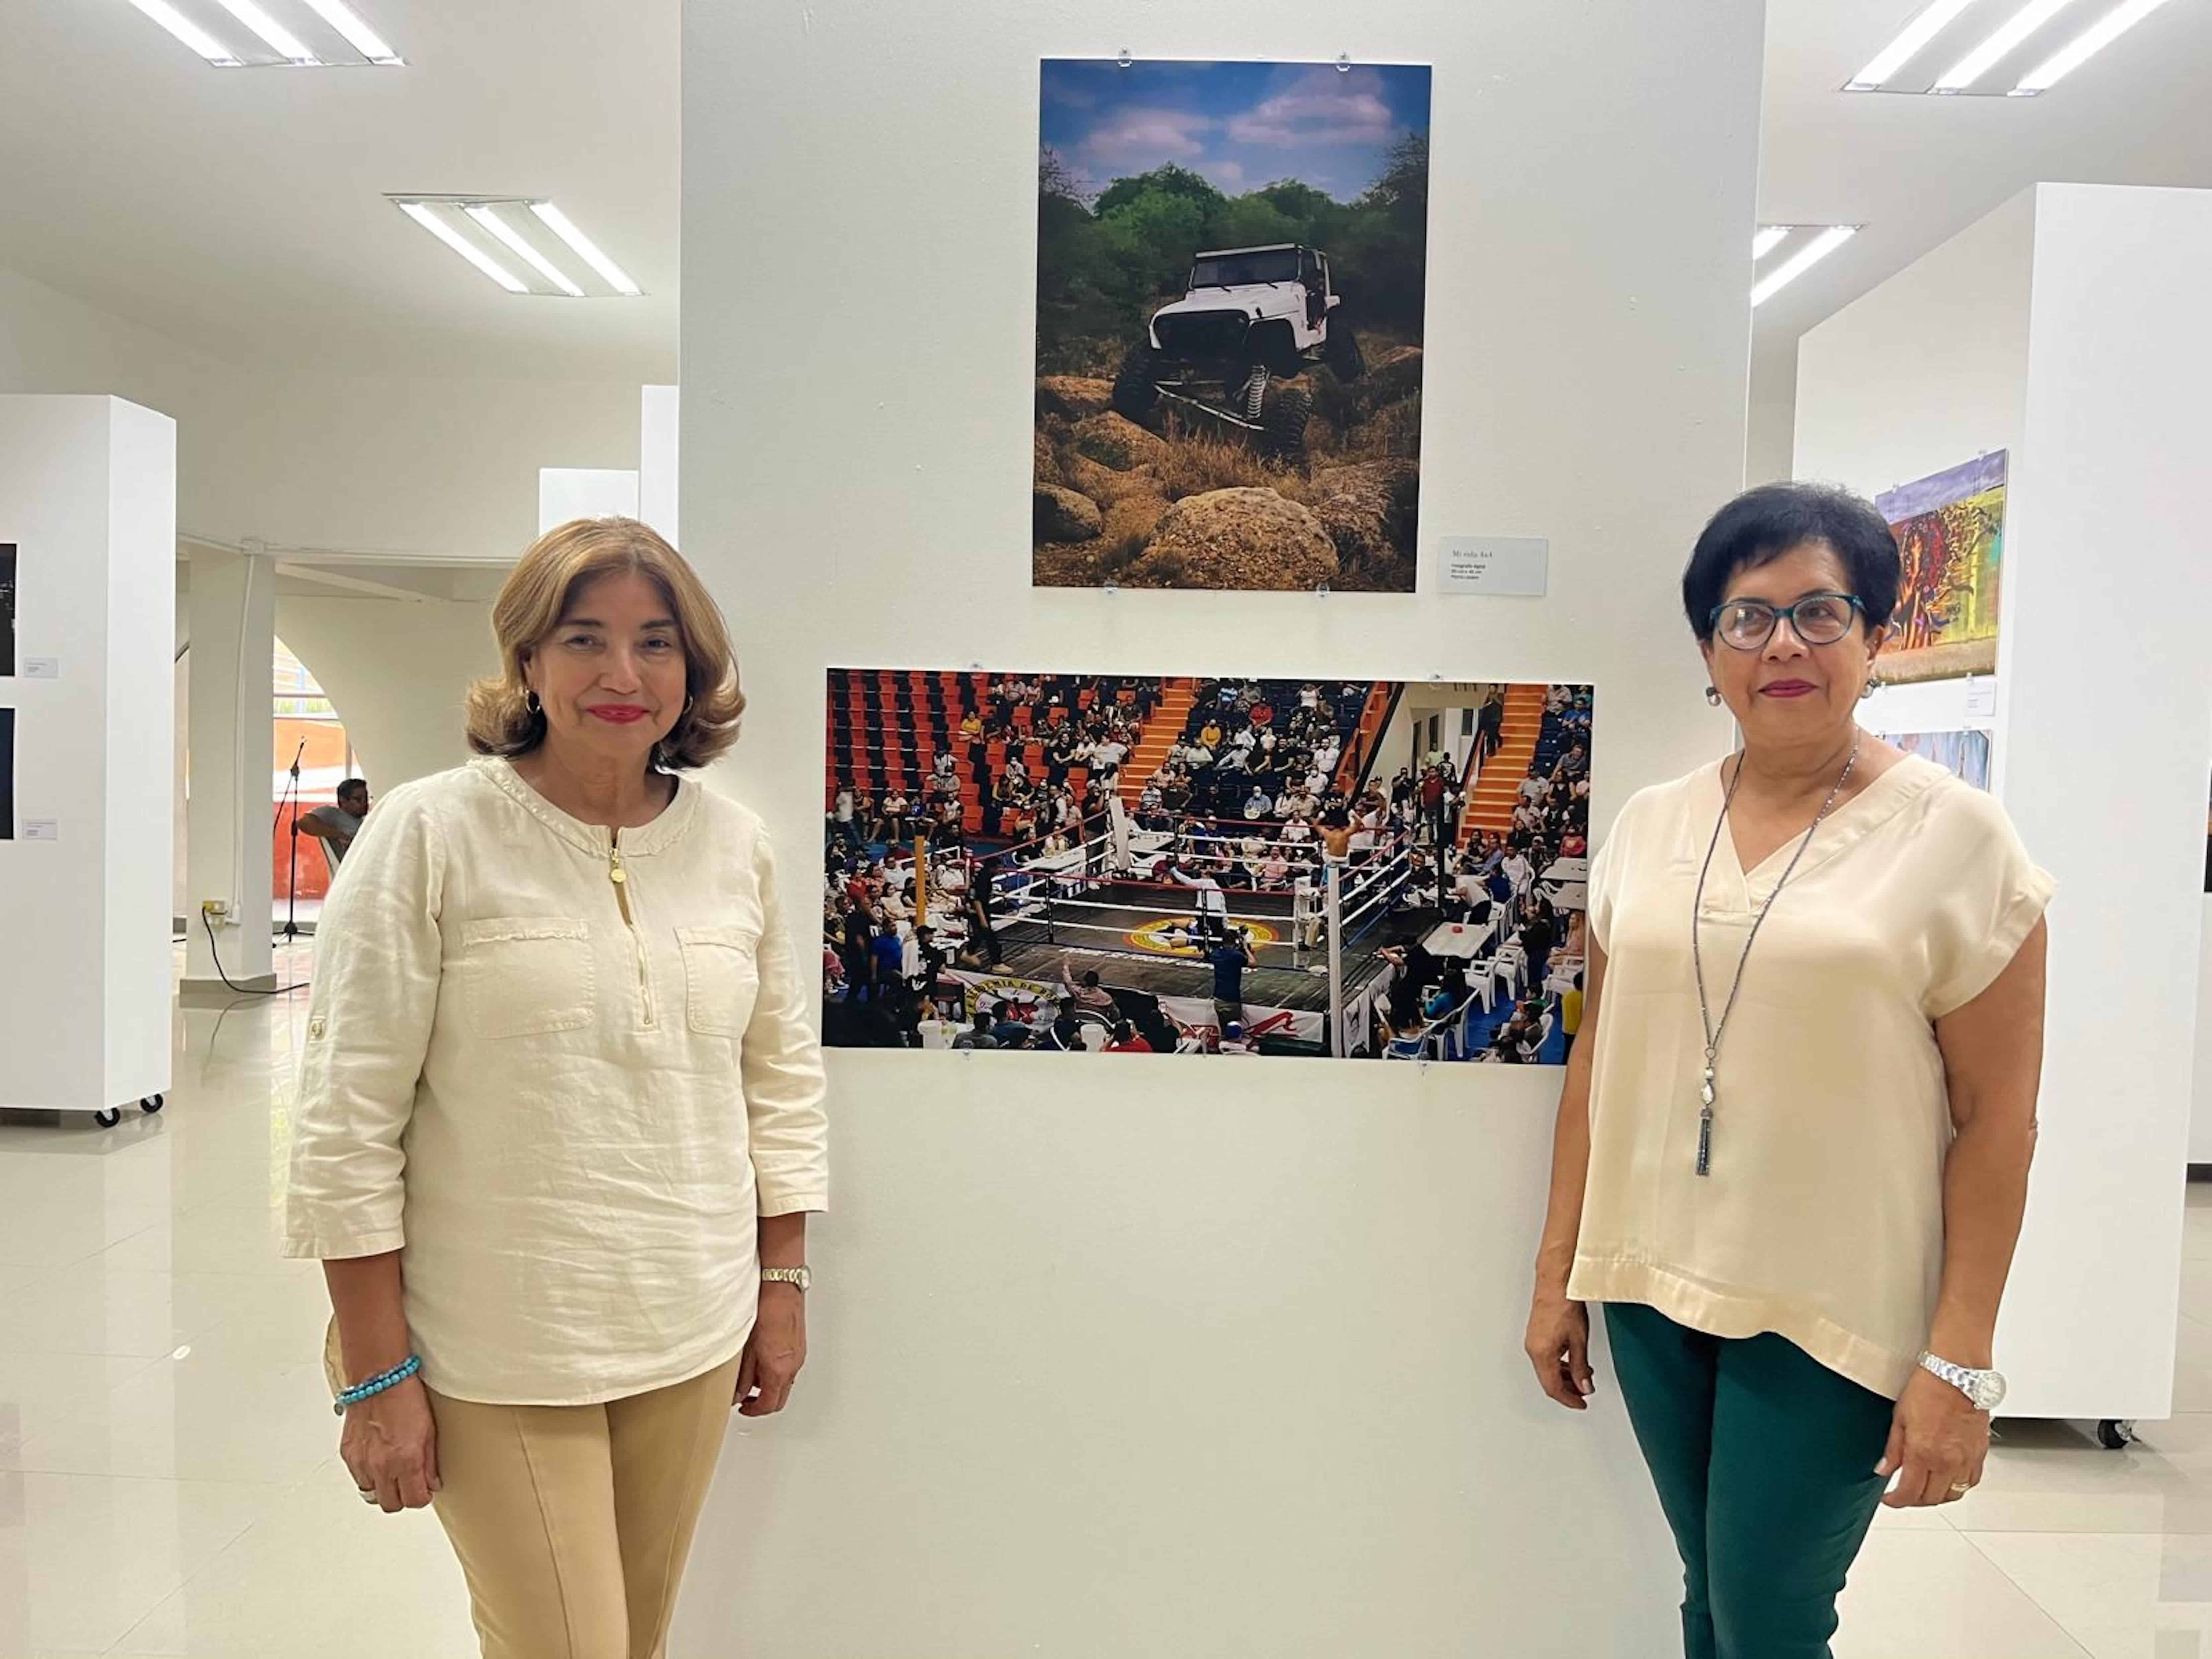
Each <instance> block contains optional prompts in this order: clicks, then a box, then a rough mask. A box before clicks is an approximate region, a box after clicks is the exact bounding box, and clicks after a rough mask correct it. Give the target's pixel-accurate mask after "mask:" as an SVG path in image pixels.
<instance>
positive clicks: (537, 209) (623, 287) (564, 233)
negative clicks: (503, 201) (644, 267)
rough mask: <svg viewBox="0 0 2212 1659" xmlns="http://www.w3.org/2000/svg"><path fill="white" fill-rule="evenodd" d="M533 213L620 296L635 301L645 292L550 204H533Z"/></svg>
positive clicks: (565, 215) (531, 206) (563, 214)
mask: <svg viewBox="0 0 2212 1659" xmlns="http://www.w3.org/2000/svg"><path fill="white" fill-rule="evenodd" d="M530 210H531V211H532V213H534V214H536V215H537V216H538V217H539V218H540V219H542V220H544V222H545V228H547V229H548V230H550V231H551V232H552V233H553V234H555V235H556V236H558V237H559V238H560V239H561V240H562V241H564V242H566V243H567V244H568V246H570V247H571V248H572V249H574V251H575V254H576V257H577V258H579V259H581V260H582V261H583V262H584V263H585V264H587V265H589V266H591V268H592V270H596V271H598V272H599V280H600V281H601V282H603V283H605V284H606V285H607V286H608V287H609V288H611V289H614V291H615V292H616V293H617V294H621V295H628V296H629V297H631V298H633V299H634V298H635V297H636V296H637V295H640V294H642V293H644V292H645V290H644V289H641V288H640V287H639V286H638V285H637V284H636V283H634V282H632V281H630V279H629V273H628V272H626V271H625V270H623V268H622V267H621V266H620V265H618V264H616V263H615V262H614V261H613V260H611V259H610V258H607V256H606V255H605V254H604V253H602V252H599V246H598V244H596V243H595V242H593V241H592V239H591V238H590V237H588V236H586V235H585V234H584V233H583V232H582V231H580V230H579V229H577V228H576V227H575V226H574V223H572V222H570V220H569V218H568V215H567V214H565V213H563V212H562V211H561V210H560V209H559V208H556V207H555V206H554V205H553V204H552V203H550V202H532V204H530Z"/></svg>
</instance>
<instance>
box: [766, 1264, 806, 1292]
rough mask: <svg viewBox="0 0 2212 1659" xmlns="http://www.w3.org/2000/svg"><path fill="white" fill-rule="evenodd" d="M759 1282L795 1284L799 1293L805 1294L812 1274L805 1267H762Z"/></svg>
mask: <svg viewBox="0 0 2212 1659" xmlns="http://www.w3.org/2000/svg"><path fill="white" fill-rule="evenodd" d="M761 1283H762V1284H763V1285H797V1286H798V1287H799V1294H800V1295H801V1296H804V1295H805V1294H806V1291H807V1288H808V1287H809V1286H810V1285H812V1284H813V1283H814V1275H813V1274H812V1273H810V1272H809V1271H807V1269H805V1267H763V1268H762V1269H761Z"/></svg>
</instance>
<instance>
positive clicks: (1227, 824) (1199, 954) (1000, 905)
mask: <svg viewBox="0 0 2212 1659" xmlns="http://www.w3.org/2000/svg"><path fill="white" fill-rule="evenodd" d="M1106 818H1107V821H1106V822H1105V823H1103V825H1102V824H1100V823H1099V820H1097V819H1096V818H1094V819H1093V820H1091V826H1092V827H1094V833H1092V834H1091V835H1090V836H1087V837H1086V838H1085V839H1083V840H1080V841H1078V842H1074V843H1073V845H1071V846H1069V847H1067V848H1066V849H1065V850H1056V851H1051V852H1047V851H1045V850H1044V848H1046V846H1047V845H1048V842H1047V841H1046V840H1042V839H1041V840H1038V841H1034V842H1025V843H1021V844H1018V845H1016V846H1012V847H1009V848H1005V849H1003V850H1001V851H1000V852H997V853H995V854H986V855H983V856H982V857H981V858H978V859H975V860H973V861H972V863H973V867H971V869H970V870H969V882H970V883H971V884H980V886H981V890H982V893H983V902H984V906H985V909H986V913H987V915H988V916H989V919H990V928H991V933H992V934H993V936H994V940H995V945H996V958H997V959H996V960H995V962H994V963H991V964H990V966H989V967H988V968H987V969H980V968H976V967H973V966H969V967H964V968H962V969H953V970H950V971H948V973H947V974H946V975H945V977H946V978H950V979H951V980H953V981H957V982H958V983H960V984H961V985H962V986H963V1007H964V1009H965V1010H966V1011H968V1012H972V1011H973V1008H974V1006H975V1001H976V1000H978V999H987V998H989V997H991V996H993V995H998V996H1001V997H1006V996H1012V997H1013V998H1014V1000H1017V1002H1019V1001H1020V1000H1023V999H1024V997H1027V998H1030V999H1035V1000H1043V999H1047V998H1051V997H1056V996H1058V995H1059V994H1061V987H1062V984H1063V971H1065V975H1066V977H1067V978H1069V979H1073V980H1074V981H1080V980H1081V978H1082V977H1083V975H1085V973H1086V972H1096V973H1097V975H1098V977H1099V982H1100V984H1101V985H1102V987H1104V988H1106V989H1108V990H1109V991H1113V992H1115V993H1129V994H1135V995H1138V996H1143V997H1152V998H1156V999H1158V1000H1159V1002H1160V1003H1161V1005H1162V1006H1164V1008H1165V1009H1166V1010H1167V1011H1168V1012H1169V1014H1170V1017H1171V1018H1174V1019H1175V1020H1176V1022H1177V1023H1178V1024H1185V1025H1188V1024H1194V1023H1198V1022H1203V1023H1204V1024H1207V1025H1209V1026H1210V1025H1212V1024H1214V1022H1215V1015H1214V1012H1213V1007H1212V995H1213V985H1214V970H1213V966H1212V953H1213V952H1214V951H1217V950H1218V949H1219V948H1220V947H1221V946H1222V945H1225V944H1228V943H1231V942H1239V941H1241V942H1243V943H1245V944H1249V946H1250V949H1251V957H1252V960H1251V963H1250V965H1249V966H1248V967H1246V968H1245V969H1244V970H1243V997H1242V999H1241V1000H1242V1003H1243V1011H1244V1014H1245V1019H1244V1022H1243V1023H1244V1024H1245V1026H1246V1028H1247V1031H1248V1033H1249V1034H1252V1035H1255V1036H1261V1037H1269V1038H1275V1039H1279V1040H1281V1041H1283V1042H1296V1043H1298V1044H1301V1045H1309V1046H1310V1047H1311V1048H1314V1049H1315V1050H1316V1051H1318V1052H1323V1053H1330V1054H1344V1053H1348V1052H1350V1051H1351V1048H1352V1046H1353V1045H1354V1044H1355V1043H1357V1042H1360V1041H1362V1040H1364V1036H1365V1030H1364V1020H1365V1017H1366V1016H1365V1009H1366V1006H1367V1004H1366V1000H1365V998H1364V996H1363V993H1364V991H1365V990H1366V988H1367V987H1369V986H1370V984H1371V983H1372V981H1374V980H1375V979H1376V977H1378V976H1379V975H1381V974H1382V973H1383V971H1384V969H1385V966H1386V964H1385V963H1383V961H1382V959H1381V957H1380V956H1379V954H1378V953H1379V951H1380V950H1381V949H1382V947H1383V945H1386V944H1389V943H1390V942H1392V941H1391V929H1390V927H1389V922H1390V920H1391V918H1392V916H1393V915H1394V914H1395V912H1396V911H1398V910H1399V909H1400V908H1401V907H1402V906H1404V905H1405V904H1406V903H1407V902H1417V901H1418V898H1419V896H1418V895H1413V894H1411V893H1409V891H1408V888H1409V884H1410V859H1409V856H1408V855H1409V853H1410V848H1411V844H1410V842H1404V843H1401V842H1395V841H1390V840H1387V839H1386V840H1384V841H1383V842H1381V843H1380V844H1378V845H1376V846H1375V847H1373V848H1364V849H1359V850H1357V851H1355V852H1354V853H1353V854H1352V856H1351V857H1350V858H1348V859H1346V860H1334V859H1325V858H1323V857H1322V855H1321V853H1320V849H1319V848H1318V846H1317V844H1316V842H1315V841H1314V840H1312V839H1311V838H1310V837H1305V838H1300V837H1297V836H1285V835H1284V834H1283V833H1282V832H1283V829H1284V827H1285V826H1282V825H1280V824H1276V823H1257V822H1254V821H1251V820H1244V819H1222V818H1207V819H1196V820H1185V821H1184V823H1182V825H1181V826H1180V827H1178V828H1177V829H1174V830H1166V829H1137V828H1136V827H1135V826H1134V825H1133V823H1131V821H1130V820H1129V818H1128V816H1127V809H1126V808H1125V807H1123V806H1122V805H1121V802H1120V801H1119V800H1118V799H1117V800H1114V801H1112V802H1111V803H1110V804H1109V812H1108V814H1107V815H1106ZM1270 874H1272V875H1273V878H1274V879H1273V880H1272V881H1270V880H1268V879H1267V876H1268V875H1270ZM966 911H967V906H966V904H965V903H964V902H963V904H962V905H961V906H960V907H959V910H958V912H957V914H956V913H955V911H954V910H953V908H952V907H951V906H947V907H946V908H945V909H944V910H942V911H939V910H937V909H935V908H934V907H933V921H936V920H937V919H938V918H939V917H940V916H941V917H942V918H943V922H942V925H943V926H944V927H946V928H948V929H950V930H951V937H952V938H953V939H956V940H957V941H958V944H959V945H963V946H964V945H967V944H968V943H969V935H970V933H971V932H972V929H970V928H969V926H968V925H967V918H966ZM1355 1024H1357V1027H1358V1029H1356V1030H1355V1029H1354V1025H1355Z"/></svg>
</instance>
